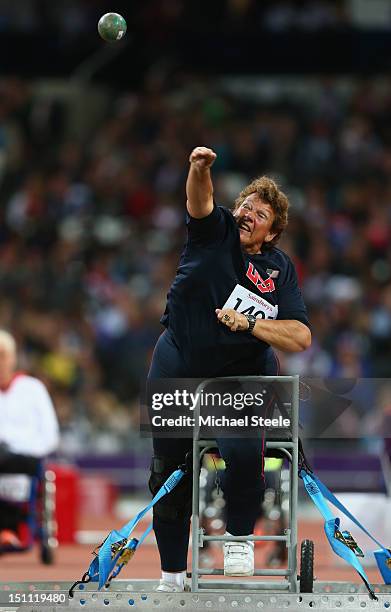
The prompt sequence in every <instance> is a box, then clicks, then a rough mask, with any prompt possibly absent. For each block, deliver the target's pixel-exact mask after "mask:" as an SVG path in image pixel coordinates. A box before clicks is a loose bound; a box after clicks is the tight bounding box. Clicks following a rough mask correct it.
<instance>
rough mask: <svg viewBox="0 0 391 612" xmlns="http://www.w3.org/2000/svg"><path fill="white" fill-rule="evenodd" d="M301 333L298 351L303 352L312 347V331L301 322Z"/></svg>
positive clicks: (298, 338) (298, 337)
mask: <svg viewBox="0 0 391 612" xmlns="http://www.w3.org/2000/svg"><path fill="white" fill-rule="evenodd" d="M301 325H302V327H301V329H300V333H299V334H298V335H297V345H298V352H300V353H302V352H303V351H306V350H307V349H309V348H310V346H311V342H312V336H311V331H310V330H309V329H308V327H307V326H306V325H304V324H301Z"/></svg>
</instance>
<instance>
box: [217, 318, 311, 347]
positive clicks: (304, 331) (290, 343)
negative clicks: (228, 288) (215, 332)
mask: <svg viewBox="0 0 391 612" xmlns="http://www.w3.org/2000/svg"><path fill="white" fill-rule="evenodd" d="M216 314H217V318H218V320H219V321H220V323H223V325H227V327H229V328H230V329H231V331H233V332H235V331H239V332H240V331H241V332H243V331H247V329H248V325H249V324H248V321H247V319H246V317H245V316H244V315H243V314H241V313H239V312H237V311H236V310H234V309H233V308H224V310H221V309H220V308H217V309H216ZM226 315H227V316H228V317H229V318H228V319H225V316H226ZM252 335H253V336H255V338H258V340H263V341H264V342H267V343H268V344H270V346H272V347H274V348H276V349H279V350H280V351H286V352H287V353H296V352H300V351H305V350H306V349H308V348H309V347H310V346H311V332H310V330H309V328H308V327H307V325H304V323H301V321H295V320H290V319H287V320H282V319H279V320H272V319H257V320H256V323H255V326H254V329H253V331H252Z"/></svg>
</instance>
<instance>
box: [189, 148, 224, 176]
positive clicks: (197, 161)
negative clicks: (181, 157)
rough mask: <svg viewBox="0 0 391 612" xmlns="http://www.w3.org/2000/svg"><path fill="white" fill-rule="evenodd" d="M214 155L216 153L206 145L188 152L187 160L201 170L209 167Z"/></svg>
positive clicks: (214, 157)
mask: <svg viewBox="0 0 391 612" xmlns="http://www.w3.org/2000/svg"><path fill="white" fill-rule="evenodd" d="M216 157H217V155H216V153H215V152H214V151H212V149H208V148H207V147H196V148H195V149H193V150H192V152H191V154H190V157H189V162H190V163H191V164H194V166H196V167H197V168H199V169H200V170H201V169H205V168H210V167H211V166H212V165H213V163H214V160H215V159H216Z"/></svg>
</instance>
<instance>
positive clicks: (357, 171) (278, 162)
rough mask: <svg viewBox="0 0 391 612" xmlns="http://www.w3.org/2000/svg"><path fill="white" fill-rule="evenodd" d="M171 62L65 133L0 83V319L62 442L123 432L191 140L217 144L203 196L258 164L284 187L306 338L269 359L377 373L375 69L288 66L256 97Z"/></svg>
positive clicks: (383, 314)
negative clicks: (165, 80)
mask: <svg viewBox="0 0 391 612" xmlns="http://www.w3.org/2000/svg"><path fill="white" fill-rule="evenodd" d="M182 79H183V80H182V81H181V80H178V81H177V82H176V83H171V84H170V87H166V86H165V85H164V84H162V83H158V82H156V81H153V80H152V81H151V82H150V83H149V84H147V85H146V87H145V90H144V91H140V92H139V93H137V94H135V93H122V94H116V95H114V94H112V95H111V96H109V97H108V100H107V103H106V105H105V106H104V109H103V111H102V114H101V118H100V120H99V121H98V122H97V123H96V124H94V125H93V128H90V129H88V130H87V133H85V131H84V133H81V134H80V138H77V137H75V135H74V134H72V135H70V132H69V121H68V119H69V113H70V109H69V108H68V106H67V104H66V101H64V100H63V99H61V96H59V97H58V98H57V99H52V100H51V102H50V103H44V101H42V100H41V99H40V98H39V97H38V96H37V93H36V90H35V89H34V87H33V86H32V84H30V83H28V82H26V81H23V80H18V79H16V78H12V79H11V78H9V79H5V80H2V81H1V82H0V194H1V196H0V198H1V199H0V202H1V206H0V211H1V223H0V290H1V295H2V299H1V302H0V327H3V328H6V329H8V330H9V331H11V332H12V333H13V334H14V335H15V337H16V340H17V342H18V345H19V348H20V367H21V368H22V369H26V370H28V371H30V372H32V373H33V374H35V375H38V376H39V377H41V378H43V379H44V380H45V382H46V383H47V384H48V385H49V387H50V389H51V392H52V395H53V400H54V403H55V406H56V409H57V411H58V416H59V420H60V424H61V428H62V433H63V438H62V439H63V443H62V444H63V448H62V450H63V452H68V453H80V452H83V451H87V452H88V451H94V450H99V451H101V452H103V451H112V450H113V451H115V450H118V449H119V448H126V447H127V446H128V445H129V444H130V443H131V440H132V436H137V435H138V434H137V418H138V399H137V393H138V389H139V385H140V381H141V380H142V379H143V378H144V377H145V375H146V372H147V369H148V363H149V359H150V357H151V352H152V350H153V346H154V343H155V341H156V339H157V337H158V335H159V334H160V333H161V331H162V328H161V325H160V324H159V318H160V316H161V314H162V312H163V310H164V305H165V297H166V292H167V290H168V288H169V285H170V283H171V280H172V279H173V277H174V275H175V270H176V266H177V263H178V258H179V253H180V250H181V247H182V245H183V243H184V239H185V233H184V208H185V193H184V187H185V179H186V174H187V169H188V156H189V153H190V151H191V149H192V148H193V147H194V146H196V145H200V144H204V145H207V146H210V147H212V148H213V149H214V150H215V151H216V152H217V154H218V158H217V160H216V163H215V166H214V168H213V177H214V182H215V190H216V199H217V201H218V202H219V203H222V204H225V205H227V206H230V205H232V203H233V201H234V199H235V196H236V195H237V193H238V191H239V190H240V189H241V188H242V187H243V186H244V185H245V184H246V183H247V182H248V181H249V180H250V179H251V178H253V177H255V176H258V175H260V174H262V173H270V174H271V175H273V176H274V177H275V178H277V180H278V181H279V182H280V184H281V186H282V187H283V188H284V189H285V190H286V191H287V193H288V194H289V196H290V200H291V214H290V224H289V227H288V231H287V233H286V235H285V236H284V238H283V239H282V241H281V244H280V246H281V247H282V248H283V249H284V250H286V251H287V252H288V253H289V254H290V256H291V257H292V258H293V259H294V261H295V264H296V266H297V270H298V273H299V277H300V284H301V286H302V289H303V293H304V297H305V301H306V304H307V307H308V309H309V314H310V320H311V324H312V331H313V344H312V347H311V348H310V349H309V350H308V351H307V352H305V353H302V354H297V355H293V356H292V355H291V356H287V355H284V356H281V358H282V367H283V370H285V372H286V373H296V372H297V373H300V374H302V375H306V376H316V377H318V376H319V377H326V376H338V377H389V376H390V375H391V365H390V364H391V283H390V278H391V239H390V238H391V236H390V233H391V218H390V217H391V113H390V110H389V109H390V103H391V81H387V80H385V81H384V80H383V81H381V82H379V81H371V80H367V81H365V82H362V81H360V82H356V83H353V85H352V87H351V89H350V90H349V91H347V90H346V88H345V89H344V88H343V87H340V85H338V84H337V83H336V82H334V81H333V80H331V79H329V80H327V81H324V82H321V83H320V82H319V83H317V95H316V96H315V95H311V96H310V95H309V93H310V92H311V91H312V89H311V83H310V82H308V83H307V85H306V83H305V82H304V85H303V84H302V86H301V89H300V91H301V92H302V94H301V96H300V95H299V96H294V97H293V96H289V95H285V96H280V97H278V96H277V97H275V98H273V99H272V98H270V99H268V98H267V96H266V98H265V99H260V98H259V97H258V98H257V97H256V96H255V95H254V96H252V95H251V92H250V90H249V91H247V93H246V95H241V83H240V81H239V82H238V83H236V87H231V88H229V87H228V88H227V87H224V86H223V83H219V82H218V80H216V81H215V82H211V81H206V80H202V79H195V78H193V79H190V78H188V80H186V79H185V77H182ZM312 86H313V84H312ZM242 89H243V91H244V89H245V88H244V86H243V88H242ZM235 92H236V93H235ZM86 119H87V118H86ZM87 124H88V122H87ZM388 409H389V408H388V407H386V410H388ZM112 432H114V433H115V435H114V436H113V435H112Z"/></svg>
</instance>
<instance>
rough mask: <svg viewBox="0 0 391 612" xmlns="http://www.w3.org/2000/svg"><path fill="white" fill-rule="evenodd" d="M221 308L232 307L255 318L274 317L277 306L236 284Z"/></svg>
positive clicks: (275, 316) (276, 313) (276, 312)
mask: <svg viewBox="0 0 391 612" xmlns="http://www.w3.org/2000/svg"><path fill="white" fill-rule="evenodd" d="M223 308H233V309H234V310H237V311H238V312H240V313H241V314H244V315H246V314H248V315H253V316H254V317H256V318H257V319H276V318H277V315H278V306H273V304H269V302H267V301H266V300H264V299H263V298H261V297H260V296H259V295H256V294H255V293H253V292H252V291H249V290H248V289H246V288H245V287H243V286H242V285H239V284H237V285H236V287H235V289H234V290H233V291H232V293H231V295H230V296H229V298H228V300H227V301H226V302H225V304H224V306H223Z"/></svg>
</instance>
